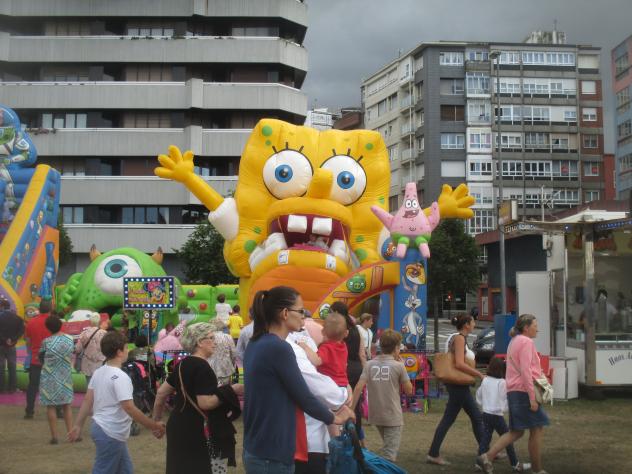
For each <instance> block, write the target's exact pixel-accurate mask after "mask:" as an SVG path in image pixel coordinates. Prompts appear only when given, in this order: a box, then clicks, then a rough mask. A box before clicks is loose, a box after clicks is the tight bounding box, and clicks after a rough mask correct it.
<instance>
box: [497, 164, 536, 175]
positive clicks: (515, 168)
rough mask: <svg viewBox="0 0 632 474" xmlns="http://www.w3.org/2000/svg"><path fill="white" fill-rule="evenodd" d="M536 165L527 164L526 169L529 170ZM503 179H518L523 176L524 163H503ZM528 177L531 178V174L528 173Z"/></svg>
mask: <svg viewBox="0 0 632 474" xmlns="http://www.w3.org/2000/svg"><path fill="white" fill-rule="evenodd" d="M534 164H535V163H532V162H525V169H527V170H529V169H531V168H533V165H534ZM502 170H503V177H513V178H517V177H520V176H522V163H521V162H520V161H514V160H509V161H503V166H502ZM526 176H531V175H530V174H529V173H526Z"/></svg>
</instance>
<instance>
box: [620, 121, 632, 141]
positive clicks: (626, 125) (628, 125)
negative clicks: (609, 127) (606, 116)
mask: <svg viewBox="0 0 632 474" xmlns="http://www.w3.org/2000/svg"><path fill="white" fill-rule="evenodd" d="M630 135H632V121H631V120H626V121H625V122H623V123H621V124H619V125H617V140H619V141H621V140H625V139H626V138H628V137H629V136H630Z"/></svg>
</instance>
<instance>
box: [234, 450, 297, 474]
mask: <svg viewBox="0 0 632 474" xmlns="http://www.w3.org/2000/svg"><path fill="white" fill-rule="evenodd" d="M243 460H244V468H245V469H246V473H247V474H294V463H293V462H292V463H290V464H285V463H282V462H280V461H274V460H272V459H265V458H260V457H259V456H254V455H252V454H250V453H249V452H248V451H246V450H245V449H244V454H243Z"/></svg>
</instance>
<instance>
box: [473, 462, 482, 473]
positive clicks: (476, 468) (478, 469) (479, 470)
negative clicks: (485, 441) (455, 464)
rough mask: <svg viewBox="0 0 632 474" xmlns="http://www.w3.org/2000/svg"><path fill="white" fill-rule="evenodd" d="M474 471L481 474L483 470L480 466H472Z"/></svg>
mask: <svg viewBox="0 0 632 474" xmlns="http://www.w3.org/2000/svg"><path fill="white" fill-rule="evenodd" d="M474 470H475V471H478V472H481V471H482V470H483V468H482V467H481V466H479V465H478V464H474Z"/></svg>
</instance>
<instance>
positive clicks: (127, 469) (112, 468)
mask: <svg viewBox="0 0 632 474" xmlns="http://www.w3.org/2000/svg"><path fill="white" fill-rule="evenodd" d="M90 434H91V435H92V440H93V441H94V445H95V446H96V448H97V454H96V456H95V458H94V466H92V474H133V473H134V466H133V465H132V460H131V459H130V457H129V452H128V451H127V442H125V441H119V440H118V439H114V438H110V437H109V436H108V435H107V434H105V431H103V429H102V428H101V427H100V426H99V425H98V424H96V423H95V422H94V421H93V422H92V427H91V429H90Z"/></svg>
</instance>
